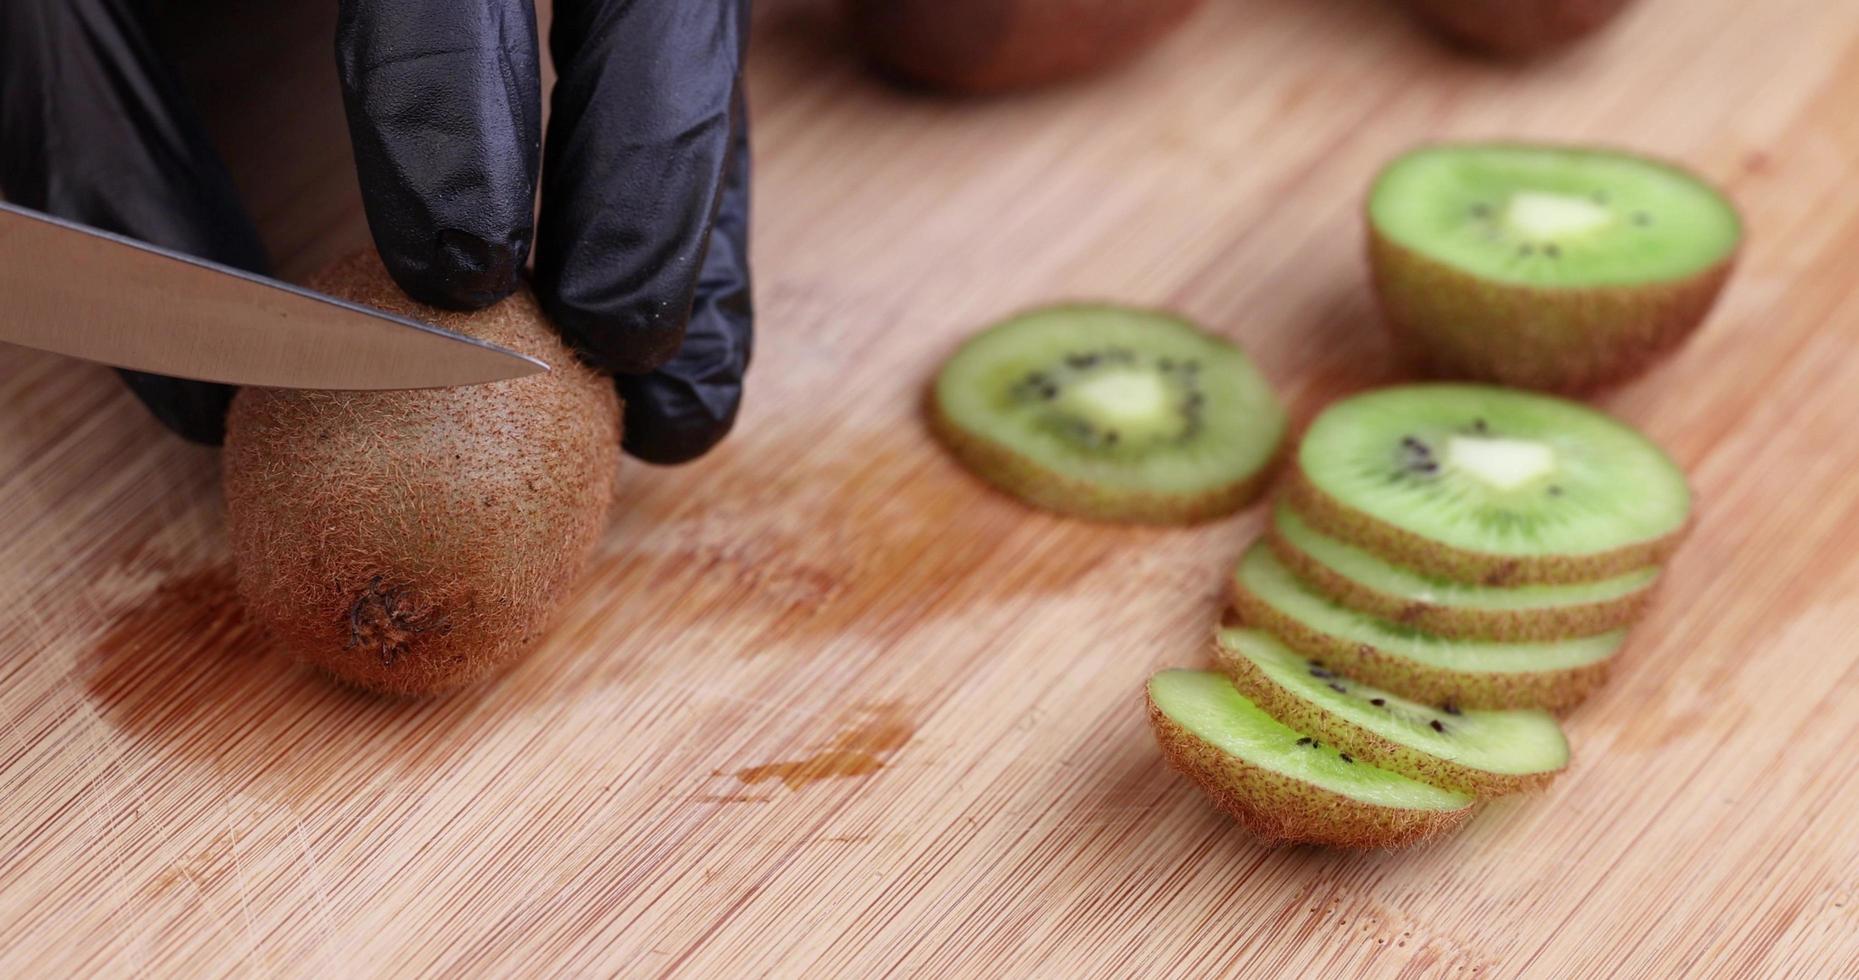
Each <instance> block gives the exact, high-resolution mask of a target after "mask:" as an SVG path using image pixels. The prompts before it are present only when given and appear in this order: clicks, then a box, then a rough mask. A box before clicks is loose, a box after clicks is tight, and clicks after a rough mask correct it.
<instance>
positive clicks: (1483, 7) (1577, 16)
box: [1401, 0, 1630, 58]
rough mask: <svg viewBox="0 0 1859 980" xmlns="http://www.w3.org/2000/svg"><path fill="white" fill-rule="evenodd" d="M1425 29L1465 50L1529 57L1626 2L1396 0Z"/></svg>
mask: <svg viewBox="0 0 1859 980" xmlns="http://www.w3.org/2000/svg"><path fill="white" fill-rule="evenodd" d="M1401 2H1402V5H1403V6H1405V7H1406V8H1407V9H1408V10H1410V11H1412V12H1413V14H1414V15H1415V16H1416V17H1419V18H1420V19H1421V20H1422V21H1424V22H1426V23H1427V24H1428V26H1430V27H1432V28H1433V29H1434V30H1436V31H1438V32H1439V33H1441V34H1443V35H1445V36H1446V37H1447V38H1448V39H1450V40H1452V41H1455V42H1457V43H1459V44H1462V45H1465V46H1466V47H1468V48H1473V49H1476V50H1479V51H1484V52H1486V53H1489V54H1494V55H1499V56H1503V57H1519V58H1520V57H1529V56H1532V55H1536V54H1541V53H1543V52H1546V51H1550V50H1553V49H1555V48H1559V47H1562V46H1563V45H1566V44H1569V43H1571V42H1573V41H1576V40H1579V39H1580V38H1582V37H1585V36H1587V35H1588V34H1591V33H1593V32H1595V31H1597V30H1599V29H1600V28H1602V27H1603V26H1605V25H1606V24H1607V23H1608V22H1609V21H1612V20H1613V19H1614V16H1615V15H1616V14H1618V13H1620V11H1621V9H1622V8H1624V7H1626V5H1627V4H1628V3H1629V2H1630V0H1401Z"/></svg>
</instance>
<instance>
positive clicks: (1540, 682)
mask: <svg viewBox="0 0 1859 980" xmlns="http://www.w3.org/2000/svg"><path fill="white" fill-rule="evenodd" d="M1233 608H1234V611H1235V612H1237V613H1238V615H1239V619H1240V621H1241V622H1242V623H1244V624H1245V625H1247V626H1252V627H1256V628H1258V629H1262V630H1265V631H1266V632H1269V633H1271V634H1272V635H1273V636H1276V637H1277V638H1278V639H1279V640H1280V641H1281V642H1283V643H1284V644H1285V645H1286V646H1288V647H1290V648H1291V649H1293V650H1296V651H1297V652H1299V653H1301V654H1303V655H1305V656H1307V657H1310V658H1312V659H1314V660H1319V661H1322V662H1323V663H1324V664H1326V665H1328V667H1329V669H1331V670H1333V671H1335V672H1337V673H1340V674H1344V675H1347V676H1349V677H1352V678H1355V679H1356V680H1358V681H1360V682H1362V683H1364V684H1372V685H1374V686H1376V687H1380V688H1386V689H1387V690H1390V691H1394V692H1397V693H1399V694H1401V695H1402V696H1403V697H1407V698H1410V699H1412V700H1415V701H1423V702H1426V703H1429V704H1451V705H1454V706H1457V707H1460V708H1542V709H1545V710H1550V711H1555V710H1560V709H1563V708H1568V707H1572V706H1573V705H1575V704H1577V703H1579V702H1580V701H1581V700H1582V699H1583V698H1585V697H1587V696H1588V694H1589V693H1590V692H1592V691H1593V690H1594V688H1595V687H1596V686H1598V685H1599V684H1600V683H1601V682H1602V681H1603V680H1605V679H1606V677H1607V667H1608V660H1609V659H1610V658H1611V657H1612V656H1613V655H1614V653H1615V652H1616V651H1618V650H1619V649H1620V645H1621V643H1622V642H1623V641H1624V640H1625V639H1626V632H1625V631H1624V630H1620V631H1615V632H1612V633H1603V634H1601V635H1599V636H1585V637H1579V638H1576V639H1572V640H1561V641H1557V642H1554V643H1496V642H1488V641H1480V640H1447V639H1441V638H1440V637H1436V636H1432V635H1430V634H1427V633H1422V632H1420V631H1419V630H1416V629H1413V628H1411V627H1407V626H1401V625H1398V624H1396V623H1390V622H1387V621H1386V620H1380V619H1376V618H1374V617H1373V616H1367V615H1364V614H1362V613H1359V612H1356V611H1355V610H1352V609H1347V608H1344V607H1343V606H1339V605H1337V604H1336V603H1334V602H1332V601H1330V600H1329V599H1326V598H1324V597H1323V596H1322V595H1319V594H1318V593H1317V592H1315V591H1314V590H1312V589H1311V588H1310V587H1309V586H1308V585H1305V584H1304V583H1302V582H1300V581H1298V580H1297V578H1296V576H1294V575H1292V574H1291V571H1290V570H1289V569H1287V568H1285V567H1284V565H1283V564H1282V563H1281V562H1279V561H1278V559H1277V558H1276V557H1275V556H1273V554H1272V551H1271V548H1270V547H1269V546H1267V545H1266V544H1265V542H1263V541H1259V542H1255V543H1254V544H1253V546H1252V547H1251V548H1249V549H1247V551H1246V554H1245V557H1243V558H1241V559H1240V562H1239V568H1238V570H1237V571H1235V573H1234V575H1233Z"/></svg>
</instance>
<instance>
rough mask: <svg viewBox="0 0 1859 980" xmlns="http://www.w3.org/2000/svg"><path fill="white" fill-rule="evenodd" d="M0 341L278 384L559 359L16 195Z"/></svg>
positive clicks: (358, 386) (481, 369) (421, 377)
mask: <svg viewBox="0 0 1859 980" xmlns="http://www.w3.org/2000/svg"><path fill="white" fill-rule="evenodd" d="M0 341H3V342H6V343H12V344H19V345H21V346H24V347H33V348H37V349H39V350H45V351H51V352H53V353H57V354H66V355H69V356H71V357H79V358H83V359H84V360H87V361H97V362H99V363H102V364H108V365H112V366H114V367H121V368H131V369H133V370H137V371H147V372H150V373H152V374H165V375H168V376H170V377H176V378H192V379H195V380H199V381H219V382H224V383H227V384H237V385H261V386H265V387H274V388H328V389H345V390H364V389H389V388H442V387H448V386H452V385H469V384H481V383H484V382H488V381H505V380H508V379H510V378H520V377H523V376H524V375H528V374H533V373H535V372H537V371H547V370H548V369H549V366H548V365H547V364H544V363H543V362H541V361H539V360H536V359H535V358H533V357H526V356H524V355H522V354H518V353H516V352H514V351H510V350H505V349H504V348H502V347H498V346H497V345H495V344H487V343H485V342H483V341H480V340H474V339H472V338H470V337H466V336H464V335H462V334H457V333H453V332H452V331H450V330H444V329H441V328H439V327H435V326H433V325H432V324H429V323H420V322H419V321H417V320H409V319H407V318H405V317H399V316H393V315H390V314H387V313H383V312H381V311H379V310H372V309H369V308H368V307H365V306H358V305H356V304H354V303H346V302H343V301H342V300H338V299H335V298H333V297H329V296H323V295H321V294H318V293H313V292H311V291H309V290H307V289H299V288H297V287H296V286H292V285H289V284H287V283H282V282H278V281H277V280H275V279H267V278H265V277H264V276H257V275H253V274H251V273H249V272H243V271H240V270H238V269H233V268H229V267H227V266H223V265H220V264H218V263H215V262H207V261H205V260H203V259H197V258H194V257H193V256H190V255H182V254H181V253H179V252H173V251H169V250H168V249H164V248H158V247H156V246H153V245H148V244H145V243H143V242H138V241H136V240H134V239H131V238H125V237H123V236H121V235H114V234H110V233H109V232H103V231H98V230H96V229H94V228H87V227H85V226H83V225H79V224H74V223H72V222H69V221H64V220H62V219H59V218H54V217H51V216H50V215H45V214H40V213H39V212H37V211H31V210H28V209H25V208H21V207H16V206H14V205H10V204H6V203H0Z"/></svg>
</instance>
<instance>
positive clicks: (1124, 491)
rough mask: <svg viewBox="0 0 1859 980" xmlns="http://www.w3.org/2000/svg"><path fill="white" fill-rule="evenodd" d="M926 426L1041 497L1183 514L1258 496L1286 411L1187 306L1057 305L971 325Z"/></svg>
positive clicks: (1210, 512) (1022, 491) (1063, 507)
mask: <svg viewBox="0 0 1859 980" xmlns="http://www.w3.org/2000/svg"><path fill="white" fill-rule="evenodd" d="M929 417H930V423H931V427H932V428H933V429H934V430H935V432H936V433H937V435H938V436H940V437H941V439H942V441H943V443H944V444H945V445H947V446H948V447H949V449H950V451H951V452H953V453H954V454H955V456H956V457H957V458H958V459H960V460H961V461H962V462H963V463H965V464H966V465H967V466H968V468H969V469H971V470H973V471H974V472H975V473H976V474H978V475H980V476H981V477H982V478H983V479H985V480H987V481H989V482H990V483H993V484H994V485H995V486H997V487H999V488H1001V489H1003V490H1005V491H1007V492H1008V493H1011V494H1013V495H1014V496H1017V497H1019V498H1021V499H1022V500H1024V501H1026V502H1028V503H1031V504H1033V505H1035V506H1038V507H1042V508H1045V509H1047V510H1052V511H1056V512H1059V513H1063V514H1070V515H1073V516H1077V517H1085V518H1091V519H1096V520H1105V521H1123V522H1140V523H1154V524H1187V523H1193V522H1196V521H1201V520H1206V519H1209V518H1214V517H1219V516H1221V515H1224V514H1230V513H1232V512H1234V511H1236V510H1238V509H1240V508H1241V507H1244V506H1245V505H1246V504H1248V503H1251V502H1252V501H1253V500H1254V499H1256V498H1257V497H1258V495H1259V494H1260V492H1261V491H1262V490H1263V489H1264V487H1265V484H1266V477H1267V475H1268V469H1269V467H1270V464H1271V463H1272V461H1273V460H1274V459H1275V458H1276V457H1277V455H1278V450H1279V447H1280V446H1281V445H1282V443H1283V442H1284V435H1285V412H1284V408H1283V407H1282V406H1281V405H1280V404H1279V402H1278V399H1277V397H1276V396H1275V395H1274V394H1273V393H1272V390H1271V387H1270V386H1269V385H1268V384H1267V383H1266V381H1265V377H1264V376H1263V375H1262V374H1260V373H1259V370H1258V368H1256V367H1254V366H1253V364H1252V361H1251V360H1250V359H1249V358H1248V357H1247V356H1246V354H1245V352H1244V351H1242V350H1240V349H1239V348H1238V347H1237V346H1235V345H1233V344H1232V343H1230V342H1228V341H1226V340H1224V339H1222V338H1220V337H1217V336H1215V335H1213V334H1210V333H1208V332H1206V331H1204V330H1201V329H1200V328H1198V327H1196V326H1195V325H1193V324H1191V323H1189V322H1187V321H1186V320H1183V319H1181V318H1179V317H1176V316H1172V315H1170V314H1166V313H1160V312H1156V311H1152V310H1141V309H1130V308H1126V307H1118V306H1086V305H1073V306H1054V307H1049V308H1046V309H1040V310H1034V311H1032V312H1029V313H1025V314H1022V315H1020V316H1016V317H1013V318H1011V319H1009V320H1007V321H1005V322H1003V323H1000V324H998V325H996V326H994V327H992V328H990V329H988V330H984V331H982V332H981V333H979V334H977V335H976V336H974V337H973V338H971V339H970V340H969V341H968V342H967V343H966V344H964V345H962V347H961V349H960V350H958V351H956V353H955V355H954V356H953V357H951V358H950V359H949V362H948V363H947V364H945V365H944V366H943V369H942V371H941V373H940V374H938V376H937V378H936V381H935V384H934V386H933V388H932V390H931V393H930V406H929Z"/></svg>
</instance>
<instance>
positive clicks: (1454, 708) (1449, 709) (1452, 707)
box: [1439, 701, 1464, 716]
mask: <svg viewBox="0 0 1859 980" xmlns="http://www.w3.org/2000/svg"><path fill="white" fill-rule="evenodd" d="M1439 710H1441V711H1444V712H1445V713H1447V714H1449V715H1454V716H1457V715H1462V714H1464V712H1462V711H1460V710H1459V706H1458V705H1456V704H1453V703H1452V702H1450V701H1448V702H1446V703H1445V704H1442V705H1440V706H1439Z"/></svg>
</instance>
